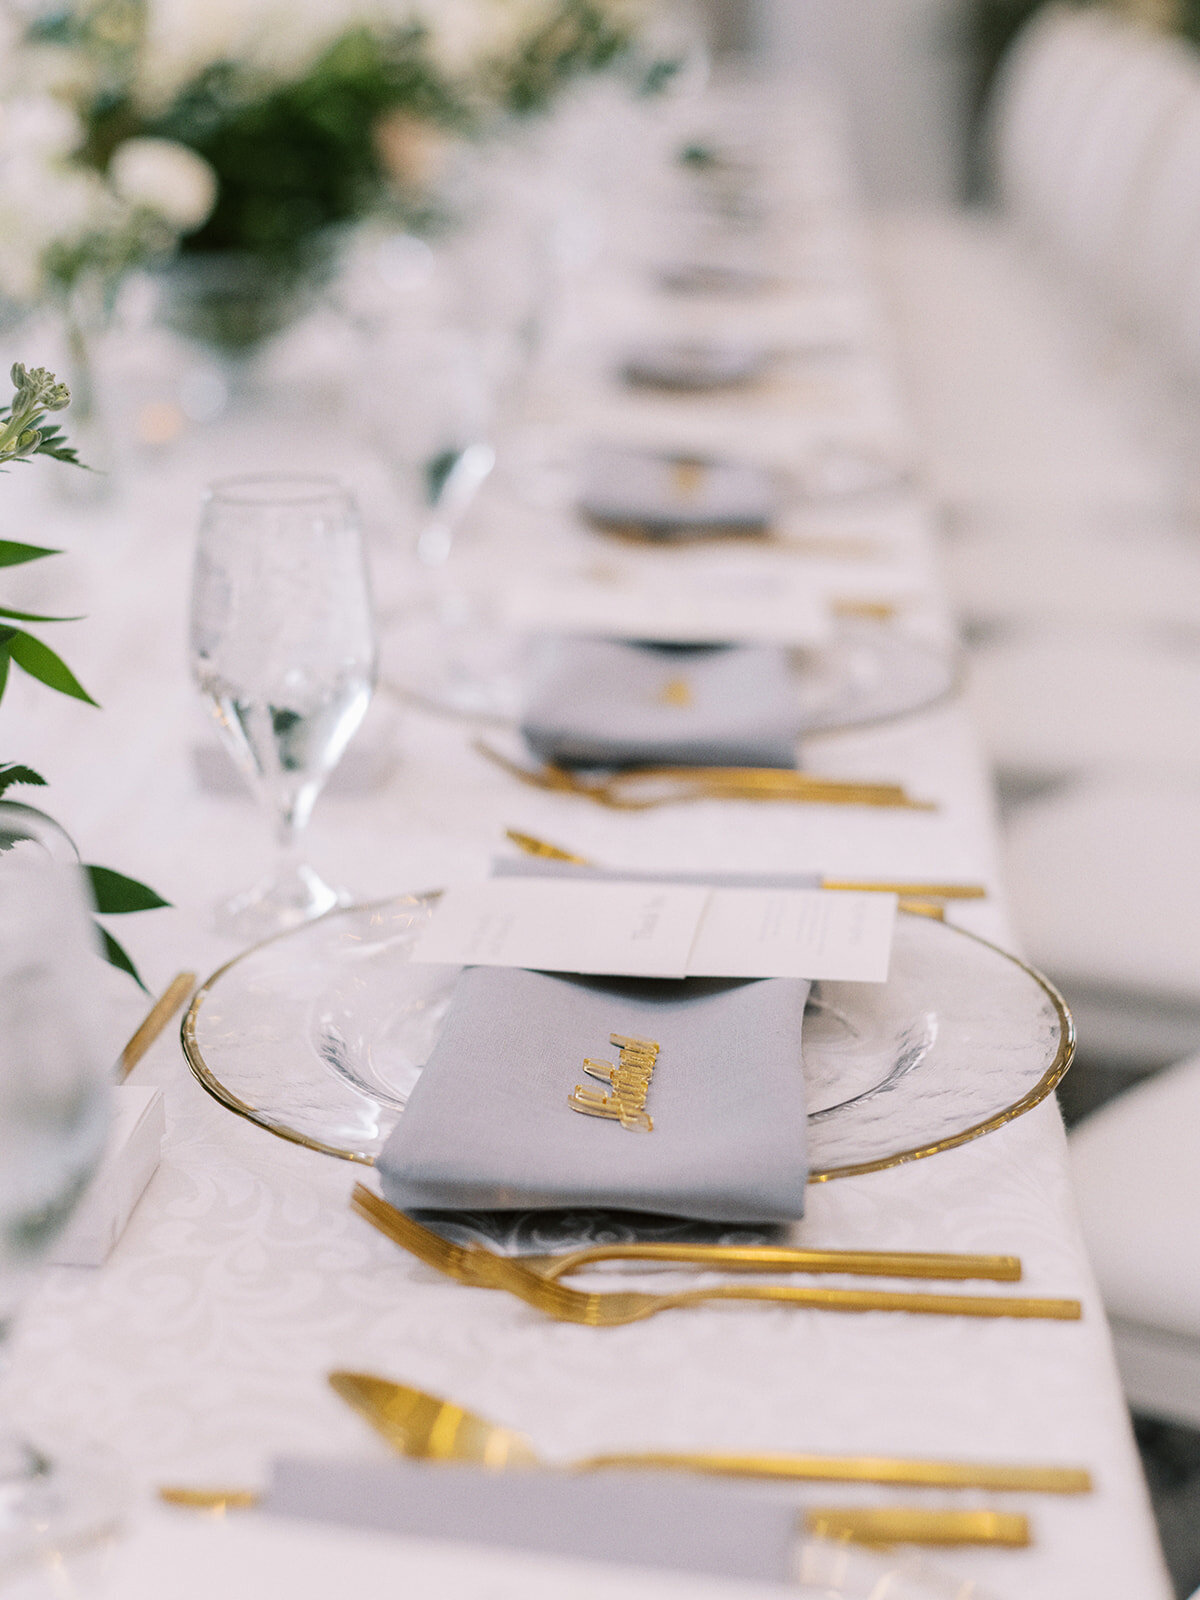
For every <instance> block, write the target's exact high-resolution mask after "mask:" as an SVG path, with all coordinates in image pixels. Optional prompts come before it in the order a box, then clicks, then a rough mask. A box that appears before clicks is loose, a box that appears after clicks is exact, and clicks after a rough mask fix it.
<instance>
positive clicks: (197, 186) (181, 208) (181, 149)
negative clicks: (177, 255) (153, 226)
mask: <svg viewBox="0 0 1200 1600" xmlns="http://www.w3.org/2000/svg"><path fill="white" fill-rule="evenodd" d="M108 177H109V182H110V183H111V184H112V186H113V189H114V191H115V192H116V194H117V195H118V197H119V198H120V199H122V200H124V201H125V203H126V205H130V206H144V207H145V208H146V209H147V210H148V211H154V212H156V213H157V214H158V215H159V216H160V217H162V218H163V219H164V220H165V221H166V222H168V223H170V225H171V226H172V227H173V228H178V229H180V230H181V231H182V232H185V233H190V232H191V231H192V230H194V229H196V228H198V227H199V226H200V224H201V223H202V222H205V221H206V220H207V219H208V216H209V214H210V213H211V211H212V208H213V206H214V205H215V204H216V199H217V175H216V173H215V172H214V171H213V169H212V168H211V167H210V166H209V164H208V162H207V161H205V159H204V157H203V156H201V155H197V153H196V152H195V151H194V150H191V149H189V148H188V146H187V145H184V144H179V143H177V142H176V141H175V140H174V139H126V140H125V142H124V143H123V144H119V145H118V146H117V148H116V149H115V150H114V151H113V155H112V160H111V161H110V162H109V167H108Z"/></svg>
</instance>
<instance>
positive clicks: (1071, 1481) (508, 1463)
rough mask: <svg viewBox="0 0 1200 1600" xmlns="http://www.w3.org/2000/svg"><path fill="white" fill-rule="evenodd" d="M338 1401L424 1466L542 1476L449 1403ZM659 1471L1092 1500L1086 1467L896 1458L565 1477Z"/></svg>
mask: <svg viewBox="0 0 1200 1600" xmlns="http://www.w3.org/2000/svg"><path fill="white" fill-rule="evenodd" d="M329 1383H330V1386H331V1387H332V1389H333V1391H334V1393H335V1394H337V1395H339V1396H340V1398H341V1399H343V1400H344V1401H345V1402H346V1404H347V1405H348V1406H351V1407H353V1409H354V1410H355V1411H357V1412H358V1414H359V1416H361V1417H363V1418H364V1419H365V1420H366V1421H367V1422H368V1423H370V1425H371V1427H373V1428H374V1429H375V1431H376V1432H377V1433H378V1434H380V1435H381V1436H382V1437H383V1438H384V1439H386V1440H387V1442H388V1444H390V1445H391V1447H392V1449H393V1450H396V1451H397V1452H398V1453H399V1454H401V1455H405V1456H412V1457H415V1458H417V1459H419V1460H422V1461H459V1462H465V1463H469V1464H472V1465H475V1466H481V1467H488V1468H492V1469H496V1470H500V1469H503V1468H506V1467H524V1468H531V1467H539V1466H544V1465H545V1464H546V1463H545V1462H543V1461H542V1460H541V1458H540V1457H539V1456H538V1454H537V1452H536V1451H535V1450H534V1448H533V1444H532V1442H531V1441H530V1439H529V1438H528V1436H527V1435H525V1434H523V1433H518V1432H517V1431H516V1429H514V1428H505V1427H501V1426H500V1425H499V1424H497V1423H494V1422H489V1421H488V1420H487V1419H486V1418H485V1417H481V1416H478V1415H477V1414H476V1413H475V1412H473V1411H468V1410H466V1409H465V1408H464V1407H463V1406H456V1405H455V1404H454V1403H453V1402H452V1401H450V1400H442V1399H439V1398H438V1396H437V1395H432V1394H426V1393H425V1392H424V1391H423V1390H421V1389H412V1388H409V1386H408V1385H407V1384H403V1383H393V1382H391V1381H390V1380H389V1379H386V1378H379V1377H376V1376H374V1375H373V1374H371V1373H368V1372H344V1371H339V1372H331V1373H330V1374H329ZM608 1467H615V1468H640V1467H657V1468H663V1469H669V1470H677V1471H685V1472H701V1473H709V1474H716V1475H720V1476H729V1477H738V1478H772V1479H775V1480H777V1481H778V1480H785V1481H793V1482H797V1481H799V1482H812V1483H886V1484H900V1485H903V1486H905V1487H908V1488H914V1487H921V1488H931V1489H993V1490H1000V1491H1003V1492H1008V1491H1027V1492H1034V1493H1043V1494H1086V1493H1088V1492H1089V1491H1090V1489H1091V1487H1092V1479H1091V1474H1090V1473H1088V1472H1086V1471H1085V1470H1084V1469H1083V1468H1080V1467H1041V1466H1023V1465H1008V1464H1000V1463H987V1462H969V1461H932V1460H916V1459H913V1460H910V1459H905V1458H903V1457H892V1456H818V1455H774V1454H772V1455H749V1454H746V1455H743V1454H725V1453H721V1452H714V1451H661V1450H654V1451H635V1452H630V1453H617V1454H606V1455H596V1456H587V1457H585V1458H584V1459H583V1460H581V1461H572V1462H571V1463H570V1464H569V1467H568V1470H569V1471H572V1472H592V1471H598V1470H600V1469H602V1468H608Z"/></svg>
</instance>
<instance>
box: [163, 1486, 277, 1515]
mask: <svg viewBox="0 0 1200 1600" xmlns="http://www.w3.org/2000/svg"><path fill="white" fill-rule="evenodd" d="M158 1498H159V1499H160V1500H161V1501H163V1502H164V1504H166V1505H169V1506H179V1507H180V1508H181V1509H183V1510H184V1511H212V1512H215V1513H217V1515H221V1514H223V1513H224V1512H226V1511H251V1510H253V1509H254V1507H255V1506H256V1505H258V1504H259V1502H260V1501H261V1499H262V1496H261V1495H260V1494H259V1493H258V1491H257V1490H256V1489H189V1488H186V1487H185V1486H183V1485H182V1484H166V1485H165V1486H164V1487H163V1488H161V1489H160V1490H159V1491H158Z"/></svg>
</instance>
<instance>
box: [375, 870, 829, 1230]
mask: <svg viewBox="0 0 1200 1600" xmlns="http://www.w3.org/2000/svg"><path fill="white" fill-rule="evenodd" d="M564 868H565V869H567V870H565V871H564V870H563V869H564ZM499 870H500V872H501V874H502V875H504V874H507V875H514V876H515V875H531V876H589V875H591V876H597V877H604V878H618V877H622V876H625V875H624V874H620V873H595V872H593V870H592V869H589V868H579V867H576V866H574V865H573V864H572V863H559V862H544V861H532V860H531V861H529V862H528V863H524V862H515V861H512V862H505V863H503V864H499ZM628 876H630V877H632V878H635V879H653V878H654V876H655V875H654V874H638V873H634V874H629V875H628ZM664 881H677V882H692V883H695V882H717V883H724V884H726V886H728V887H735V886H745V887H759V886H762V887H772V886H774V887H778V886H781V885H782V886H792V887H811V885H812V879H811V878H803V877H798V878H796V879H793V880H787V879H781V878H780V877H779V876H777V875H771V876H767V875H762V876H761V877H760V876H758V875H755V874H745V875H741V877H740V879H735V878H734V877H732V876H730V877H721V876H720V875H716V876H712V875H703V876H698V875H694V874H666V875H664ZM809 987H810V985H809V984H808V983H806V982H804V981H803V980H800V979H794V978H765V979H759V980H752V981H745V980H739V979H729V980H726V979H715V978H689V979H684V980H670V979H633V978H582V977H570V976H557V975H554V974H550V973H545V972H528V971H525V970H523V969H512V968H504V967H468V968H467V969H466V970H465V971H464V972H463V974H462V976H461V977H460V979H459V981H458V985H457V987H456V989H455V994H454V1000H453V1002H452V1004H451V1008H450V1011H449V1014H448V1016H447V1019H446V1024H445V1027H444V1029H443V1031H442V1035H441V1037H440V1038H439V1040H438V1042H437V1044H436V1045H435V1047H434V1050H433V1053H432V1054H431V1056H430V1058H429V1060H428V1062H427V1063H426V1065H425V1069H424V1071H423V1072H422V1073H421V1076H420V1077H419V1078H418V1080H417V1084H416V1087H415V1088H414V1090H413V1092H412V1094H411V1095H410V1096H409V1100H408V1104H407V1105H406V1107H405V1110H404V1113H403V1115H402V1116H401V1118H400V1120H399V1122H398V1123H397V1124H396V1127H395V1128H394V1129H393V1131H392V1133H391V1135H390V1136H389V1138H388V1141H387V1143H386V1144H385V1146H384V1148H383V1150H382V1152H381V1154H380V1156H379V1160H378V1163H377V1165H378V1169H379V1173H380V1179H381V1183H382V1186H383V1192H384V1194H385V1195H386V1197H387V1198H388V1199H389V1200H390V1201H391V1202H392V1204H393V1205H396V1206H399V1207H400V1209H401V1210H425V1209H433V1210H438V1209H461V1210H563V1209H574V1208H578V1207H603V1208H606V1209H616V1210H622V1211H642V1212H651V1213H657V1214H663V1215H666V1216H674V1217H693V1218H697V1219H700V1220H703V1221H709V1222H742V1223H751V1222H753V1223H779V1222H791V1221H794V1220H795V1219H796V1218H798V1217H800V1216H802V1215H803V1213H804V1196H805V1186H806V1183H807V1178H808V1164H807V1154H806V1150H807V1130H806V1117H805V1100H804V1077H803V1071H802V1065H801V1054H800V1035H801V1028H802V1026H803V1021H804V1007H805V1003H806V1001H807V999H808V991H809ZM613 1033H617V1034H623V1035H626V1036H630V1037H635V1038H642V1039H652V1040H654V1041H655V1042H656V1043H657V1044H658V1045H659V1046H660V1054H659V1057H658V1060H657V1062H656V1063H655V1068H654V1073H653V1076H652V1079H651V1083H650V1088H649V1093H648V1096H647V1102H646V1109H647V1111H648V1112H649V1114H650V1116H651V1117H652V1118H653V1119H654V1129H653V1131H652V1132H651V1133H648V1134H647V1133H638V1132H634V1131H631V1130H627V1129H625V1128H623V1127H621V1126H620V1125H619V1124H618V1123H616V1122H610V1121H606V1120H603V1119H601V1118H596V1117H589V1116H584V1115H582V1114H581V1113H579V1112H576V1111H573V1110H571V1108H570V1107H569V1106H568V1104H567V1099H568V1096H569V1095H570V1093H571V1091H572V1089H573V1088H574V1087H575V1086H576V1084H583V1085H584V1086H591V1080H589V1079H588V1078H587V1077H586V1076H585V1074H584V1072H583V1062H584V1060H585V1059H586V1058H591V1059H594V1060H601V1061H607V1060H616V1058H617V1052H616V1049H615V1048H614V1047H613V1046H612V1045H610V1044H609V1036H610V1034H613Z"/></svg>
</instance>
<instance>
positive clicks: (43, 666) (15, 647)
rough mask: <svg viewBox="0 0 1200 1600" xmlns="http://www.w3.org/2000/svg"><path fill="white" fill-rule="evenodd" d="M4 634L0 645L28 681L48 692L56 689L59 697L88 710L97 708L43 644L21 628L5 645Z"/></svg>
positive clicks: (52, 652)
mask: <svg viewBox="0 0 1200 1600" xmlns="http://www.w3.org/2000/svg"><path fill="white" fill-rule="evenodd" d="M4 631H5V630H3V629H0V645H4V644H5V643H7V645H8V653H9V655H10V656H11V657H12V658H13V660H14V661H15V662H16V663H17V665H18V666H19V667H21V668H22V669H23V670H24V671H25V672H27V673H28V674H29V676H30V677H31V678H36V679H37V680H38V682H39V683H44V684H45V685H46V687H47V689H56V690H57V691H58V693H59V694H69V695H71V696H72V697H73V698H74V699H76V700H85V701H86V702H87V703H88V705H89V706H94V705H96V704H97V702H96V701H95V700H93V699H92V697H91V695H90V694H89V693H88V692H87V690H86V689H85V688H84V687H83V685H82V684H81V683H80V682H79V679H78V678H77V677H76V676H75V674H74V673H73V672H72V671H71V669H70V667H68V666H67V664H66V662H65V661H64V660H63V659H62V657H61V656H56V655H55V653H54V651H53V650H51V648H50V646H49V645H48V644H43V643H42V641H41V640H40V639H35V638H34V637H33V635H32V634H31V633H26V632H25V631H24V630H23V629H21V628H16V629H14V630H13V633H12V637H11V638H10V639H8V640H7V641H5V640H4V638H3V637H2V635H3V633H4Z"/></svg>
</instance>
